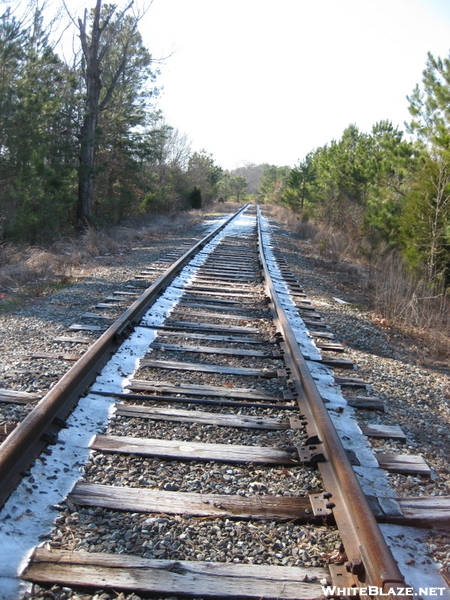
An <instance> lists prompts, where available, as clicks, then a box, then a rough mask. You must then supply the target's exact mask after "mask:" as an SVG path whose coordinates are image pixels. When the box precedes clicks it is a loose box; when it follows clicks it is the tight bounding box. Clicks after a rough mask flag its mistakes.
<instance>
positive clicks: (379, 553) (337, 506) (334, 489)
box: [258, 207, 406, 599]
mask: <svg viewBox="0 0 450 600" xmlns="http://www.w3.org/2000/svg"><path fill="white" fill-rule="evenodd" d="M261 218H262V217H261V212H260V209H259V207H258V232H259V233H258V235H259V250H260V259H261V263H262V267H263V271H264V275H265V281H266V291H267V293H268V295H269V297H270V300H271V308H272V310H273V312H274V316H275V321H276V324H277V325H278V327H279V330H280V332H281V334H282V336H283V339H284V343H285V346H286V348H287V352H286V356H285V361H286V365H287V367H288V368H289V369H290V370H291V372H292V376H293V377H292V378H293V380H294V381H295V380H297V382H298V383H297V386H296V387H297V391H298V395H299V396H298V399H297V400H298V405H299V407H300V410H301V412H302V414H303V415H305V417H306V422H307V433H308V435H309V436H310V439H311V440H312V439H313V438H316V439H315V441H314V442H310V444H311V447H312V449H313V451H314V453H317V455H320V454H321V455H323V459H324V461H323V462H318V463H317V466H318V468H319V470H320V472H321V475H322V479H323V482H324V486H325V489H326V490H327V492H328V493H329V494H330V496H331V501H332V504H331V506H333V516H334V518H335V520H336V524H337V526H338V528H339V532H340V534H341V538H342V542H343V545H344V549H345V551H346V555H347V557H348V562H347V563H346V569H347V571H349V573H351V574H353V575H354V577H355V579H356V580H357V581H358V583H359V584H360V585H361V587H366V586H367V585H371V586H374V588H376V589H377V590H383V591H382V593H381V596H383V597H384V598H386V596H387V595H388V594H387V591H388V590H389V589H393V590H395V592H394V594H393V595H395V598H397V599H399V598H403V594H404V592H403V591H402V590H404V588H405V587H406V586H405V581H404V578H403V576H402V574H401V572H400V570H399V568H398V565H397V562H396V561H395V559H394V556H393V555H392V552H391V550H390V549H389V547H388V546H387V543H386V540H385V539H384V537H383V534H382V533H381V530H380V528H379V526H378V523H377V521H376V519H375V517H374V515H373V513H372V510H371V509H370V507H369V504H368V502H367V499H366V497H365V495H364V492H363V490H362V488H361V485H360V483H359V481H358V480H357V478H356V475H355V472H354V470H353V467H352V465H351V464H350V461H349V459H348V456H347V453H346V451H345V449H344V447H343V445H342V442H341V440H340V438H339V436H338V434H337V431H336V429H335V428H334V425H333V422H332V421H331V418H330V416H329V414H328V411H327V409H326V407H325V404H324V402H323V399H322V397H321V396H320V394H319V391H318V389H317V386H316V384H315V382H314V380H313V378H312V376H311V373H310V371H309V369H308V366H307V364H306V361H305V359H304V357H303V355H302V353H301V351H300V348H299V345H298V343H297V340H296V339H295V335H294V332H293V330H292V327H291V325H290V323H289V321H288V319H287V317H286V314H285V311H284V309H283V307H282V304H281V301H280V299H279V296H278V293H277V291H276V289H275V286H274V284H273V282H272V279H271V276H270V273H269V268H268V263H267V260H266V256H265V252H264V244H263V240H262V231H261ZM269 306H270V305H269ZM397 592H398V594H397ZM374 597H376V594H374ZM405 598H406V596H405Z"/></svg>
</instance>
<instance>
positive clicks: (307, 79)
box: [141, 0, 450, 168]
mask: <svg viewBox="0 0 450 600" xmlns="http://www.w3.org/2000/svg"><path fill="white" fill-rule="evenodd" d="M141 31H142V34H143V36H144V38H145V40H146V42H147V44H148V46H149V48H150V50H151V51H152V52H153V54H154V56H165V55H168V54H170V53H171V52H172V56H171V57H170V58H169V59H167V60H166V61H165V64H164V65H162V75H161V77H160V78H159V83H160V84H161V85H162V86H164V90H163V93H162V96H161V99H160V101H159V105H160V107H161V108H162V110H163V111H164V112H165V114H166V116H167V121H168V123H169V124H171V125H173V126H175V127H177V128H179V129H180V131H181V132H183V133H185V134H187V136H188V137H189V138H190V139H191V140H192V145H193V148H194V149H197V150H198V149H201V148H204V149H206V150H207V151H208V152H210V153H211V154H212V155H213V156H214V158H215V159H216V162H217V163H218V164H220V165H221V166H223V167H224V168H233V167H235V166H237V165H239V164H242V163H244V162H254V163H261V162H268V163H273V164H277V165H291V166H293V165H294V164H295V163H296V162H297V161H298V160H299V159H301V158H303V157H304V156H305V155H306V153H307V152H309V151H311V150H313V149H314V148H316V147H318V146H321V145H323V144H325V143H327V142H329V141H331V140H332V139H338V138H339V137H340V136H341V134H342V131H343V130H344V129H345V127H346V126H347V125H349V124H350V123H356V124H357V125H358V126H359V127H360V129H361V130H363V131H370V129H371V127H372V125H373V124H374V123H375V122H377V121H379V120H381V119H389V120H391V121H392V122H393V123H394V124H395V125H399V126H400V127H401V128H402V129H403V128H404V127H403V123H404V121H405V120H408V119H409V113H408V102H407V99H406V96H407V95H408V94H410V93H411V92H412V90H413V88H414V86H415V84H416V83H419V82H420V81H421V76H422V71H423V69H424V68H425V63H426V58H427V52H428V51H431V52H432V53H433V54H435V55H437V56H443V57H444V56H448V54H449V51H450V2H449V1H448V0H276V1H274V0H226V1H224V0H154V1H153V4H152V7H151V9H150V11H149V13H148V15H147V16H146V18H145V22H144V23H143V26H142V27H141Z"/></svg>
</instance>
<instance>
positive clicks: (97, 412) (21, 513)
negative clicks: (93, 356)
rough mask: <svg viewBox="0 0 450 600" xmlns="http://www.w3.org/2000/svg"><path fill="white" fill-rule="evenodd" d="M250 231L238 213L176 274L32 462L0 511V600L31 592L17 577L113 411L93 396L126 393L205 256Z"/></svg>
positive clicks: (251, 221) (251, 222) (249, 221)
mask: <svg viewBox="0 0 450 600" xmlns="http://www.w3.org/2000/svg"><path fill="white" fill-rule="evenodd" d="M217 225H218V224H217V223H214V226H217ZM254 226H255V217H248V216H245V214H241V215H240V216H239V217H238V218H237V219H235V220H234V221H233V222H232V223H230V224H229V225H227V226H226V227H225V228H224V229H223V230H222V232H221V233H220V234H219V235H218V236H217V237H216V238H215V239H214V240H213V241H211V242H210V243H209V244H207V245H206V246H205V248H203V249H202V250H201V251H200V253H198V254H197V255H196V256H195V257H194V259H193V260H192V261H191V262H190V263H189V265H188V266H186V267H185V268H184V269H183V270H182V271H181V273H180V275H178V276H177V277H176V278H175V279H174V281H173V283H172V285H171V286H170V287H169V288H168V289H167V290H166V292H164V293H163V294H162V295H161V297H160V298H159V299H158V300H157V302H156V303H155V304H154V305H153V306H152V307H151V308H150V309H149V311H148V312H147V314H146V315H145V317H144V319H143V324H145V326H142V327H136V329H135V330H134V332H133V333H132V334H131V336H130V337H129V338H127V340H125V341H124V343H123V344H122V345H121V347H120V348H119V350H118V352H117V353H116V354H115V355H114V356H113V357H111V359H110V360H109V361H108V363H107V364H106V365H105V367H104V368H103V370H102V371H101V373H100V374H99V375H98V377H97V379H96V381H95V383H94V384H93V386H92V387H91V391H92V393H89V394H88V395H87V396H86V397H84V398H82V399H81V400H80V401H79V403H78V405H77V407H76V408H75V409H74V411H73V412H72V414H71V415H70V417H69V418H68V420H67V429H62V430H61V431H60V433H59V434H58V441H57V444H56V445H54V446H50V447H49V448H50V450H51V454H49V455H45V454H44V455H43V458H40V459H38V460H37V461H36V462H35V463H34V465H33V466H32V467H31V469H30V471H29V474H28V475H27V476H26V477H25V478H24V479H23V480H22V482H21V483H20V484H19V486H18V488H17V490H16V491H15V492H14V493H13V494H12V495H11V497H10V498H9V499H8V501H7V502H6V503H5V505H4V507H3V509H2V510H1V511H0V600H17V598H19V597H21V596H22V595H23V594H24V593H25V591H27V590H29V589H30V587H31V586H30V584H28V583H27V582H24V581H20V580H19V579H18V575H19V573H20V572H21V571H22V569H23V568H24V566H25V564H26V562H27V561H28V560H29V558H30V555H31V552H32V551H33V549H34V548H35V546H37V545H39V544H41V543H42V541H43V540H44V539H45V537H46V536H47V535H48V534H50V532H51V530H52V527H53V522H54V519H55V518H56V517H57V515H58V513H57V508H55V506H57V505H59V504H60V503H61V502H63V501H64V499H65V498H66V496H67V495H68V494H69V492H70V491H71V489H72V488H73V486H74V484H75V483H76V482H77V481H78V479H79V478H80V476H81V475H82V472H83V469H84V465H85V464H86V462H87V461H88V459H89V455H90V449H89V445H90V443H91V440H92V438H93V437H94V436H95V435H96V434H97V433H99V432H101V431H102V430H103V428H104V426H105V424H106V423H107V421H108V419H109V416H110V415H111V414H112V412H113V407H114V405H115V404H116V402H117V400H116V399H114V398H111V397H105V396H99V395H95V391H102V392H105V391H106V392H107V393H111V394H112V393H114V392H123V391H126V390H125V385H126V383H127V381H129V378H130V377H132V375H133V373H134V371H135V370H136V368H137V366H138V363H139V359H140V358H142V357H143V356H144V355H145V354H146V352H147V351H148V348H149V346H150V344H151V343H152V341H153V340H154V339H155V337H156V331H157V329H158V327H160V326H161V325H162V323H163V322H164V320H165V319H166V318H167V316H168V315H169V314H170V312H171V310H173V308H174V306H175V305H176V304H177V302H178V301H179V300H180V298H181V296H182V294H183V289H184V287H185V286H186V285H187V283H188V282H189V281H190V279H191V278H192V277H193V276H194V275H195V273H196V272H197V270H198V268H199V267H200V266H201V265H202V264H203V263H204V262H205V260H206V258H207V257H208V254H209V253H210V252H211V251H212V250H213V249H214V248H215V247H216V246H217V244H218V243H219V242H220V241H221V240H222V239H223V238H224V236H229V235H245V234H246V233H248V232H249V230H251V229H253V228H254Z"/></svg>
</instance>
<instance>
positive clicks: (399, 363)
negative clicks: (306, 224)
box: [0, 229, 450, 600]
mask: <svg viewBox="0 0 450 600" xmlns="http://www.w3.org/2000/svg"><path fill="white" fill-rule="evenodd" d="M194 234H197V235H198V229H197V230H196V231H195V232H187V233H186V237H187V238H188V237H189V236H190V237H192V236H193V235H194ZM277 240H278V243H279V246H280V248H281V249H282V250H283V251H284V253H285V256H286V259H287V260H288V263H289V267H290V268H291V270H292V271H293V273H295V274H296V275H297V277H298V279H299V281H300V283H301V285H302V286H303V287H304V289H305V291H307V293H308V296H309V297H310V298H311V299H312V300H313V302H314V303H315V306H316V308H317V310H319V311H320V313H321V314H322V315H323V317H324V318H326V319H327V322H328V323H329V325H330V329H331V330H332V331H333V332H335V333H336V338H337V339H338V340H340V341H342V342H343V343H344V344H345V347H346V353H345V356H346V357H348V358H352V359H353V360H354V362H355V363H356V364H357V365H358V371H357V372H356V373H354V375H356V376H358V377H361V378H364V379H365V380H367V381H369V382H370V385H371V394H372V395H373V396H376V397H378V398H381V399H382V400H384V402H385V412H383V413H379V412H372V411H359V412H358V415H357V416H358V420H360V421H361V422H362V423H383V424H387V425H392V424H400V425H401V427H402V429H403V431H404V432H405V433H406V434H407V442H406V444H399V443H398V442H393V441H389V440H386V441H384V440H383V441H382V440H377V441H374V440H372V442H371V443H372V446H373V449H374V451H375V452H392V453H411V454H422V455H423V456H424V458H425V459H426V461H427V462H428V464H429V465H430V467H431V468H432V469H433V477H432V478H431V479H430V478H421V477H412V476H403V475H390V476H389V478H390V480H391V484H392V486H393V488H394V489H395V491H396V492H397V493H398V495H400V496H420V495H424V496H427V495H438V496H439V495H441V496H444V495H445V496H446V495H450V467H449V463H448V458H447V457H446V453H447V449H448V447H449V445H450V444H449V442H450V418H449V416H450V414H449V411H450V409H449V397H450V388H449V379H448V375H446V374H445V373H442V372H440V371H434V370H433V369H432V368H430V367H429V366H428V367H424V366H423V365H421V364H420V363H418V361H417V357H416V355H415V353H414V351H410V350H409V348H408V342H407V340H405V339H404V338H403V337H402V336H400V335H396V334H395V332H392V331H390V330H389V331H387V330H385V329H383V328H381V327H380V326H379V325H377V324H376V323H374V321H373V319H372V314H371V313H370V311H369V310H368V309H366V308H365V307H364V304H363V300H364V298H363V295H362V293H361V290H360V289H359V287H358V282H354V283H352V282H351V281H350V280H344V281H343V280H342V274H341V273H340V272H336V270H335V269H334V268H333V267H332V266H331V265H327V264H326V263H323V261H319V260H318V257H317V256H316V255H315V252H314V249H313V248H312V247H311V246H310V245H309V244H307V243H305V242H303V241H301V240H299V239H296V238H295V237H294V236H288V235H277ZM179 242H180V240H179V239H177V240H176V243H173V248H174V249H175V248H176V245H178V244H179ZM171 246H172V244H171V243H168V242H167V241H166V242H165V243H164V244H158V245H155V247H154V248H151V249H148V248H147V249H145V250H136V251H134V252H131V253H129V254H126V255H121V256H120V257H119V258H120V265H119V266H112V265H109V266H105V265H104V264H102V263H103V262H104V259H101V258H99V259H98V260H97V261H95V262H94V263H93V264H92V265H91V267H90V269H91V273H92V274H91V275H90V276H89V277H86V278H84V279H82V280H80V281H78V282H77V283H76V284H75V285H72V286H69V287H67V288H65V289H63V290H60V291H58V292H55V293H53V294H52V295H51V296H48V297H46V298H43V299H40V300H37V301H35V302H33V303H30V304H28V305H27V306H25V307H24V308H22V309H20V310H17V311H14V312H12V313H7V314H3V315H0V331H1V334H2V340H1V341H0V364H1V367H0V377H1V379H0V387H3V388H8V389H15V390H19V391H26V392H32V393H37V394H42V395H43V394H45V392H46V390H48V389H49V388H50V387H51V386H52V385H54V383H55V382H56V381H57V379H58V378H59V377H61V375H62V374H64V372H66V371H67V369H68V368H70V366H71V363H68V362H67V361H63V360H49V359H42V360H36V359H30V358H28V357H29V356H30V355H32V354H34V353H37V352H44V351H45V352H63V351H64V352H71V353H77V352H80V351H82V350H80V345H79V344H70V343H65V344H58V345H55V343H54V342H53V339H54V338H55V337H56V336H60V335H67V328H68V326H70V325H71V324H72V323H74V322H75V321H76V320H77V319H78V318H79V317H80V315H81V314H83V313H84V312H88V311H89V312H92V309H93V307H94V306H95V305H96V304H97V303H98V302H102V301H103V299H104V298H105V297H106V296H107V295H109V294H111V293H112V292H113V291H114V290H116V289H118V286H119V285H120V286H121V285H123V284H126V283H127V282H128V281H129V280H132V278H133V276H134V275H135V274H137V273H138V272H139V271H140V270H142V268H144V267H145V266H147V265H148V264H150V263H151V262H152V261H154V260H156V259H158V258H160V257H161V256H162V255H163V253H164V252H167V251H168V250H170V248H171ZM112 258H114V257H108V260H109V261H111V262H112ZM350 279H351V278H350ZM353 293H354V294H355V295H353ZM336 297H338V298H340V299H343V300H345V301H346V302H347V304H342V303H340V302H337V301H336V300H335V298H336ZM355 297H356V301H355ZM102 314H103V315H105V314H106V313H102ZM95 323H97V321H95ZM82 335H83V336H87V337H91V338H92V339H95V336H94V335H93V334H92V333H86V332H82ZM84 347H85V346H83V348H84ZM164 356H166V355H164V353H161V358H163V357H164ZM170 358H171V359H174V356H170ZM188 360H189V359H188ZM207 360H208V357H207V355H205V361H207ZM234 364H236V365H237V364H241V365H242V366H259V363H258V361H256V360H255V361H253V363H250V361H248V360H243V359H236V362H235V363H234ZM342 374H344V373H342ZM202 377H203V376H198V380H199V381H200V380H201V379H202ZM221 380H222V378H221V377H217V384H219V383H220V381H221ZM208 383H210V384H211V383H212V384H214V383H215V382H214V381H213V380H212V379H211V377H209V376H208ZM246 383H247V384H248V380H244V378H243V379H242V385H245V384H246ZM272 385H273V382H271V380H267V381H265V382H264V386H267V388H268V389H270V388H271V387H272ZM31 406H32V404H31V405H30V406H28V405H25V406H23V405H14V404H3V403H1V404H0V425H9V424H11V423H14V422H15V421H18V420H20V419H21V418H23V417H24V415H25V414H26V413H27V412H28V410H29V409H30V407H31ZM195 408H196V410H199V408H198V407H195ZM200 410H201V409H200ZM208 410H209V409H208ZM130 428H131V430H132V435H134V436H154V437H167V438H171V439H187V440H189V439H192V440H195V439H196V437H198V432H197V430H196V426H188V425H185V424H183V425H182V424H169V425H162V424H161V423H158V422H154V421H150V422H149V423H143V422H142V421H137V420H136V422H135V421H134V420H133V419H121V418H119V419H117V420H116V421H115V423H114V424H113V425H112V426H111V433H112V434H114V435H130V434H129V433H128V432H129V431H130ZM210 433H211V436H213V437H214V441H215V442H218V441H219V442H220V441H221V436H223V440H226V439H229V435H230V432H229V431H227V428H223V429H222V428H217V431H214V432H212V431H211V432H210ZM276 435H277V436H278V444H277V445H280V443H281V445H283V443H284V444H286V445H290V444H291V443H293V442H294V440H293V434H292V432H285V433H282V434H280V432H277V434H276ZM280 435H281V438H283V436H284V438H285V439H283V440H282V441H281V442H280ZM295 435H296V436H299V438H300V439H299V440H295V443H299V442H301V437H302V435H303V433H302V432H301V431H300V432H298V433H297V432H296V434H295ZM227 436H228V438H227ZM233 436H234V438H233V442H234V443H236V442H237V443H242V444H249V445H252V444H258V445H271V438H272V437H273V435H272V434H270V433H267V432H259V433H258V434H255V433H254V432H253V433H252V432H249V431H248V430H244V431H242V432H238V434H233ZM294 437H295V436H294ZM120 461H124V462H126V466H127V469H128V468H129V467H130V466H131V467H132V468H131V471H128V470H127V471H126V472H125V469H124V470H123V473H124V475H123V477H122V480H121V481H117V475H115V476H114V480H109V476H108V473H109V472H110V471H112V469H113V466H114V465H113V464H112V463H114V462H120ZM159 467H160V462H159V461H157V460H152V459H146V458H137V457H135V458H130V457H128V458H126V459H124V457H120V456H110V455H103V454H100V453H98V454H97V455H96V456H95V459H94V460H93V461H92V462H91V465H90V466H89V468H88V469H87V471H86V473H85V476H84V480H85V481H92V482H94V481H95V482H101V483H108V484H112V485H127V486H130V487H138V486H140V487H145V486H149V487H152V485H153V482H154V480H157V479H158V468H159ZM144 472H145V476H144V475H143V473H144ZM142 478H144V480H143V479H142ZM153 478H155V479H153ZM311 481H312V483H311ZM169 484H170V485H171V486H174V487H172V489H177V490H179V491H190V492H193V491H194V492H200V491H201V492H207V493H221V494H243V493H245V494H246V495H251V494H259V493H276V494H281V495H283V494H286V495H288V494H295V493H300V492H301V491H304V490H305V489H306V490H308V489H320V485H321V484H320V481H317V482H314V480H308V481H305V480H303V478H302V470H301V469H298V470H296V469H291V470H290V471H289V475H288V474H287V472H286V470H283V469H281V468H280V469H269V468H266V467H264V468H260V469H258V470H257V471H256V472H255V473H254V476H253V478H249V476H248V474H246V473H245V472H244V470H243V469H241V468H240V467H237V466H232V467H230V466H229V465H223V464H222V465H221V464H219V463H217V464H215V465H213V466H212V467H210V469H209V470H208V471H205V468H204V465H202V464H201V463H193V464H192V465H191V469H190V471H189V472H188V474H187V475H186V473H184V474H182V473H181V472H180V473H178V472H177V467H176V466H175V465H173V469H172V472H171V479H170V482H169ZM73 514H74V513H73V512H72V511H70V512H69V511H68V510H67V508H66V507H64V506H63V507H62V508H61V513H60V516H59V518H58V522H57V523H58V531H57V532H56V535H54V536H53V537H52V540H51V544H54V547H64V548H69V547H71V546H70V543H72V548H73V549H84V550H90V551H106V552H111V551H114V552H117V551H122V552H126V553H137V554H138V555H140V556H153V557H155V556H158V557H160V558H170V559H179V560H181V559H183V560H186V559H187V560H192V559H196V560H218V561H234V562H241V561H244V562H254V564H260V563H261V562H267V563H268V564H274V565H275V564H278V565H287V566H290V565H295V564H302V565H311V566H322V565H323V564H325V563H326V560H325V559H326V558H327V557H329V556H330V555H332V554H333V552H335V553H338V552H339V539H338V535H337V533H336V532H334V531H333V530H330V529H325V528H324V529H323V530H320V529H319V530H317V529H316V528H314V532H316V533H313V530H311V534H310V537H308V536H307V535H306V534H305V533H304V532H305V530H304V529H301V528H298V527H297V526H296V525H294V524H282V525H281V524H278V525H277V526H276V527H275V528H274V525H273V524H270V525H269V524H263V523H258V524H256V525H255V524H251V523H250V524H249V523H240V524H239V527H237V528H236V524H232V523H230V522H226V521H224V522H220V521H219V520H209V521H208V522H205V523H204V524H203V525H202V527H201V528H200V530H199V531H196V532H195V533H194V532H193V530H192V528H191V519H188V518H185V517H179V518H174V517H170V518H169V517H161V516H156V515H155V516H148V515H147V516H145V515H138V514H130V515H128V516H127V517H126V519H125V520H124V521H122V524H119V522H118V520H117V523H116V524H115V526H114V530H115V532H117V533H114V534H111V533H106V531H107V527H106V525H108V528H109V526H110V524H111V523H110V522H111V520H114V519H115V518H116V514H117V513H114V512H113V511H111V512H108V511H105V510H102V509H81V510H79V515H78V519H76V520H75V521H73V518H74V517H73ZM75 525H76V526H77V529H78V530H80V528H81V531H82V532H84V534H83V535H84V537H82V538H80V540H79V541H77V542H70V539H71V527H73V526H75ZM102 532H103V533H104V535H103V534H102ZM234 537H236V538H237V539H236V540H235V541H237V542H238V543H237V544H234V545H233V547H234V549H231V545H230V539H231V538H234ZM143 541H144V542H145V544H144V543H143ZM448 541H449V540H448V538H446V536H445V534H440V533H434V534H433V535H432V537H431V538H430V553H432V554H433V555H434V557H435V558H437V559H438V560H439V561H440V563H441V565H442V567H444V568H448V565H449V564H450V553H449V552H447V551H446V549H445V548H446V545H447V544H448ZM122 546H123V548H122ZM291 546H292V547H291ZM294 546H295V547H294ZM35 588H36V589H35V591H34V595H33V598H36V599H38V598H44V597H46V598H49V597H52V596H51V594H49V590H47V591H45V592H44V591H43V590H42V592H40V591H39V586H35ZM52 593H53V595H54V597H55V598H58V599H60V600H64V599H65V598H77V597H78V598H80V599H85V598H93V597H94V598H96V600H107V599H108V600H109V598H113V597H114V598H115V597H118V596H117V595H108V594H107V595H105V594H103V596H104V598H103V597H102V595H98V597H97V596H95V595H92V594H82V593H80V594H79V595H72V592H70V591H69V590H66V591H65V590H64V589H63V588H62V587H61V586H55V588H54V589H53V592H52ZM121 596H122V597H123V598H127V599H129V600H133V598H137V596H136V595H133V594H128V595H126V594H120V595H119V597H121Z"/></svg>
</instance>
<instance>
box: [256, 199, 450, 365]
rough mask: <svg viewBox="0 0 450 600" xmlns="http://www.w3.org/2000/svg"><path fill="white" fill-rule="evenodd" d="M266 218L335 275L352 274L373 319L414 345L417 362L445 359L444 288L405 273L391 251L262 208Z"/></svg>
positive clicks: (449, 338)
mask: <svg viewBox="0 0 450 600" xmlns="http://www.w3.org/2000/svg"><path fill="white" fill-rule="evenodd" d="M265 210H266V211H267V212H268V213H269V214H270V216H271V218H273V219H274V220H276V221H278V222H279V223H282V224H283V226H284V227H286V228H287V229H289V230H290V231H292V232H293V233H295V234H297V235H298V236H299V237H301V238H302V239H305V240H308V241H309V242H310V243H312V244H313V246H314V247H315V248H316V252H317V254H318V256H319V260H320V261H321V262H322V264H323V265H324V266H326V265H329V266H332V268H333V270H335V271H342V272H345V273H350V272H351V274H352V275H353V279H354V280H355V279H356V282H357V284H358V285H359V286H360V287H361V288H362V289H363V290H364V292H365V294H366V296H367V297H368V299H369V302H370V303H371V306H370V308H371V310H372V311H373V313H374V316H373V319H374V321H375V322H376V323H378V324H379V325H380V327H383V328H385V329H397V330H400V331H402V332H404V333H406V334H407V335H408V336H409V337H411V338H413V339H414V340H415V342H416V346H417V348H418V351H419V352H420V354H421V356H422V358H423V359H425V360H426V358H427V357H428V358H433V359H437V360H446V359H448V358H449V357H450V290H448V289H447V290H444V289H442V288H437V287H434V288H433V287H431V286H430V285H427V284H425V283H424V282H423V281H420V280H418V279H416V278H414V277H413V276H412V275H410V274H409V273H408V272H407V270H406V267H405V265H404V263H403V261H402V259H401V257H400V256H399V255H398V254H397V253H395V252H394V251H387V250H386V249H378V250H377V251H376V250H373V249H372V248H371V247H370V245H369V244H366V243H365V241H364V240H361V239H352V238H349V236H346V235H344V234H343V233H342V232H340V231H337V230H333V229H331V228H329V227H324V226H323V225H322V224H320V223H315V222H312V221H301V220H300V219H299V218H298V217H296V216H295V215H293V213H292V212H291V211H289V210H288V209H285V208H282V207H277V206H270V207H265Z"/></svg>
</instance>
